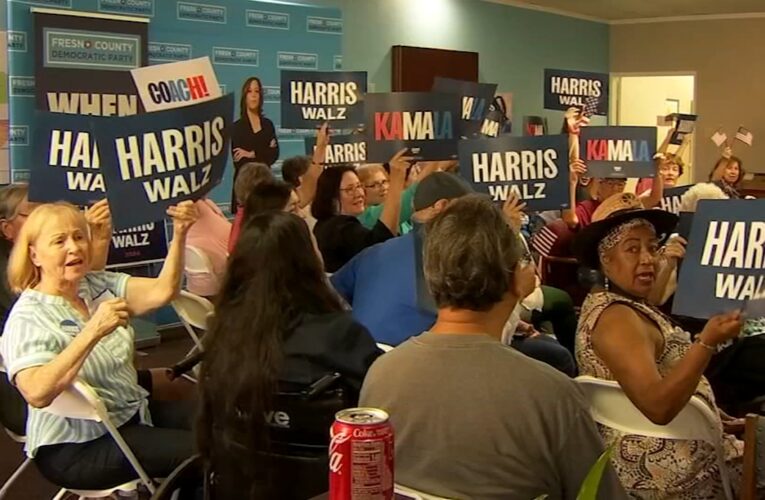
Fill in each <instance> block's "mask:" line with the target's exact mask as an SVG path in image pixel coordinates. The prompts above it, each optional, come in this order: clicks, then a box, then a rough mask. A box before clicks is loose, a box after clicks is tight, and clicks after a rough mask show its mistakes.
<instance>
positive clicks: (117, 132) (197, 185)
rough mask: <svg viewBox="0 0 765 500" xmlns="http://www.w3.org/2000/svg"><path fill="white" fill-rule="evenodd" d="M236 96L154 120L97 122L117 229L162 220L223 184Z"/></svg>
mask: <svg viewBox="0 0 765 500" xmlns="http://www.w3.org/2000/svg"><path fill="white" fill-rule="evenodd" d="M233 111H234V96H233V94H227V95H225V96H224V97H221V98H219V99H215V100H212V101H208V102H203V103H201V104H196V105H193V106H186V107H183V108H176V109H171V110H167V111H157V112H156V113H152V114H151V115H148V114H146V115H138V116H130V117H124V118H101V119H97V120H94V134H95V135H96V136H97V142H98V145H99V152H100V156H101V163H102V165H103V166H104V168H103V174H104V180H105V181H106V187H107V197H108V199H109V205H110V206H111V207H112V218H113V220H114V227H115V228H116V229H126V228H129V227H133V226H137V225H140V224H146V223H149V222H153V221H157V220H162V219H164V217H165V211H166V210H167V208H168V207H169V206H171V205H175V204H177V203H179V202H181V201H184V200H197V199H199V198H201V197H203V196H204V195H205V194H207V193H208V192H209V191H210V190H211V189H212V188H213V187H215V186H216V185H217V184H219V183H220V181H221V179H222V177H223V172H224V170H225V166H226V160H227V159H228V148H229V146H228V143H229V135H228V131H229V128H230V126H231V117H232V115H233Z"/></svg>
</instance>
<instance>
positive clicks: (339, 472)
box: [329, 408, 393, 500]
mask: <svg viewBox="0 0 765 500" xmlns="http://www.w3.org/2000/svg"><path fill="white" fill-rule="evenodd" d="M329 435H330V438H331V440H330V444H329V498H330V500H391V499H392V498H393V426H391V424H390V420H389V417H388V414H387V413H386V412H384V411H383V410H378V409H377V408H349V409H346V410H342V411H339V412H337V414H336V415H335V423H334V424H332V428H331V429H330V432H329Z"/></svg>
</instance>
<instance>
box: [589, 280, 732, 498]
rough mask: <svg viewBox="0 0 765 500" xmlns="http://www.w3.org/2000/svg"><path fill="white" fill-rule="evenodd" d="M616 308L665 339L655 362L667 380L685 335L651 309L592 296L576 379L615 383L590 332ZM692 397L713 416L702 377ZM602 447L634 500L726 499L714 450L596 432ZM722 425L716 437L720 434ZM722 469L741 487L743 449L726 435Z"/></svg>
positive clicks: (615, 297) (686, 340)
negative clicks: (608, 449) (609, 450)
mask: <svg viewBox="0 0 765 500" xmlns="http://www.w3.org/2000/svg"><path fill="white" fill-rule="evenodd" d="M614 303H621V304H625V305H628V306H629V307H632V308H633V309H635V310H637V311H639V312H640V313H642V314H643V315H644V316H645V317H647V318H649V319H650V320H652V321H653V322H655V323H656V325H657V326H658V328H659V331H660V332H661V335H662V336H663V337H664V349H663V351H662V353H661V356H660V357H659V359H658V360H657V361H656V364H657V368H658V370H659V373H660V374H661V375H662V376H665V375H666V374H667V373H668V372H669V371H670V370H671V369H672V367H673V366H674V365H675V363H677V361H678V360H679V359H680V358H682V357H683V356H684V355H685V353H686V352H687V350H688V348H689V347H690V345H691V344H690V340H689V338H690V337H689V335H688V333H686V332H684V331H683V330H682V329H680V328H678V327H675V326H673V325H672V324H671V323H670V322H669V321H668V320H667V318H666V317H665V316H663V315H662V314H661V313H659V312H658V311H656V310H654V309H653V308H651V307H648V306H646V305H644V304H642V303H639V302H636V301H633V300H630V299H628V298H625V297H623V296H621V295H616V294H613V293H609V292H594V293H590V295H588V296H587V300H585V302H584V304H583V305H582V313H581V317H580V319H579V328H578V330H577V338H576V358H577V362H578V364H579V373H580V374H582V375H590V376H593V377H597V378H600V379H605V380H614V376H613V375H612V374H611V372H610V371H609V369H608V368H607V367H606V365H605V363H604V362H603V361H602V360H601V359H600V358H599V357H598V356H597V355H596V354H595V351H594V350H593V347H592V332H593V330H594V328H595V325H596V323H597V321H598V318H599V317H600V315H601V314H602V313H603V311H604V310H605V309H606V308H607V307H608V306H610V305H611V304H614ZM695 395H696V396H698V397H700V398H701V399H702V400H703V401H705V402H706V403H707V404H708V405H709V406H710V408H712V409H713V410H715V411H717V407H716V405H715V401H714V396H713V395H712V389H711V387H710V385H709V382H708V381H707V379H706V378H705V377H702V378H701V380H700V382H699V385H698V387H697V388H696V392H695ZM598 427H599V429H600V432H601V435H602V436H603V441H604V443H605V445H606V446H611V445H614V444H615V445H616V446H615V447H614V453H613V456H612V459H611V462H612V464H613V466H614V469H615V470H616V473H617V474H618V476H619V479H620V480H621V482H622V485H623V486H624V488H625V490H626V491H627V493H628V494H629V495H630V496H631V497H632V498H637V499H650V500H659V499H681V500H686V499H687V500H707V499H709V500H716V499H722V498H725V493H724V489H723V486H722V482H721V480H720V474H719V471H718V467H717V464H716V455H715V450H714V447H713V446H712V445H710V444H708V443H705V442H702V441H681V440H670V439H659V438H653V437H645V436H636V435H629V434H624V433H621V432H618V431H616V430H614V429H611V428H608V427H604V426H600V425H599V426H598ZM722 432H723V431H722V423H721V424H720V433H721V434H722ZM723 444H724V447H725V455H726V463H727V465H728V467H729V469H730V475H731V483H733V486H734V488H735V487H736V485H737V484H738V483H739V480H738V478H739V477H740V474H741V457H742V455H743V453H744V443H743V442H741V441H739V440H737V439H736V438H735V437H734V436H731V435H727V434H726V435H724V439H723Z"/></svg>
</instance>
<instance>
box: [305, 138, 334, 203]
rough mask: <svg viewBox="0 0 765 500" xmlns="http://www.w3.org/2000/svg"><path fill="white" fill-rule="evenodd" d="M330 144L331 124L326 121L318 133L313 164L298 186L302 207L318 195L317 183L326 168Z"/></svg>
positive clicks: (312, 158)
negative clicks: (325, 162) (325, 161)
mask: <svg viewBox="0 0 765 500" xmlns="http://www.w3.org/2000/svg"><path fill="white" fill-rule="evenodd" d="M328 145H329V124H327V123H325V124H324V125H322V126H321V128H320V129H319V130H318V132H317V133H316V149H314V150H313V156H312V157H311V164H310V165H309V166H308V170H306V173H305V174H303V176H302V177H301V178H300V186H298V188H297V193H298V196H299V197H300V208H305V207H307V206H308V205H310V204H311V203H312V202H313V199H314V197H315V196H316V183H317V182H318V181H319V176H320V175H321V172H322V171H323V170H324V160H325V159H326V155H327V146H328Z"/></svg>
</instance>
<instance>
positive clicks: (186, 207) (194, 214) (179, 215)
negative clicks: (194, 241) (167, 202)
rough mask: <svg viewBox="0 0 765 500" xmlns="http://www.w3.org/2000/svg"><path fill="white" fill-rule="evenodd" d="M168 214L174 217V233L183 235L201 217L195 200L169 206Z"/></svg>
mask: <svg viewBox="0 0 765 500" xmlns="http://www.w3.org/2000/svg"><path fill="white" fill-rule="evenodd" d="M167 215H169V216H170V217H172V219H173V232H174V234H175V235H178V236H183V235H185V234H186V233H188V231H189V229H191V226H193V225H194V223H195V222H196V221H197V219H198V218H199V211H198V210H197V207H196V205H195V204H194V202H193V201H191V200H186V201H182V202H180V203H178V204H177V205H172V206H171V207H169V208H168V209H167Z"/></svg>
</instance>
